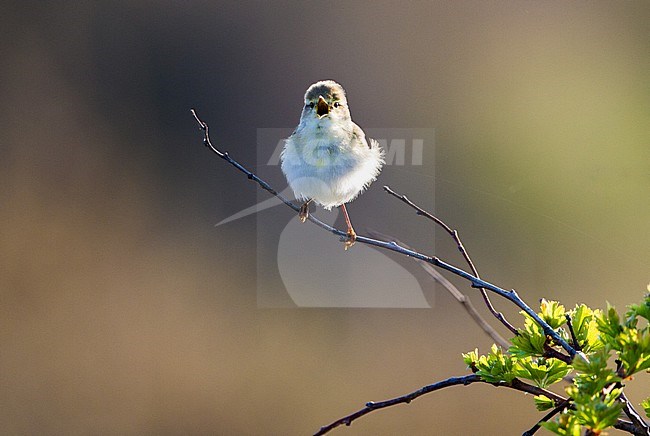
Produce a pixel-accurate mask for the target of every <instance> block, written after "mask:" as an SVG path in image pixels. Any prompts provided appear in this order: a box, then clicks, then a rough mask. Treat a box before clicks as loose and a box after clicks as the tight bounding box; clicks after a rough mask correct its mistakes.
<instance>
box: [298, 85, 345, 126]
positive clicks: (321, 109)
mask: <svg viewBox="0 0 650 436" xmlns="http://www.w3.org/2000/svg"><path fill="white" fill-rule="evenodd" d="M301 118H302V119H303V121H307V120H309V119H312V120H313V119H316V120H319V121H322V122H326V120H330V121H332V122H335V121H348V120H350V109H349V108H348V101H347V99H346V98H345V90H344V89H343V87H342V86H341V85H339V84H338V83H336V82H334V81H333V80H324V81H321V82H316V83H314V84H313V85H311V86H310V87H309V89H307V92H306V93H305V106H304V108H303V110H302V116H301Z"/></svg>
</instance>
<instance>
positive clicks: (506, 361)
mask: <svg viewBox="0 0 650 436" xmlns="http://www.w3.org/2000/svg"><path fill="white" fill-rule="evenodd" d="M477 355H478V352H476V355H475V354H474V352H470V353H467V355H464V356H468V357H467V358H466V359H465V362H467V361H468V360H470V361H471V363H472V365H470V366H471V367H472V368H473V370H474V373H475V374H476V375H478V376H479V377H481V379H483V380H485V381H486V382H488V383H500V382H506V383H510V382H512V380H514V378H515V374H514V372H513V371H512V369H513V366H514V365H515V361H516V359H515V358H514V357H512V356H510V355H507V354H504V353H503V351H502V350H501V349H500V348H499V347H497V346H496V345H492V348H491V350H490V353H489V354H488V355H483V356H477ZM475 356H477V357H476V358H475Z"/></svg>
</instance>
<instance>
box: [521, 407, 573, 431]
mask: <svg viewBox="0 0 650 436" xmlns="http://www.w3.org/2000/svg"><path fill="white" fill-rule="evenodd" d="M568 405H569V401H568V400H565V401H561V402H560V404H558V405H557V406H556V407H554V408H553V409H552V410H551V411H550V412H548V413H547V414H546V415H544V417H543V418H542V419H540V420H539V421H537V424H535V425H534V426H533V427H532V428H531V429H530V430H527V431H525V432H524V433H523V435H522V436H533V435H534V434H535V433H537V430H539V429H540V428H541V427H542V423H543V422H546V421H548V420H549V419H551V418H553V417H554V416H555V415H557V414H558V413H559V412H561V411H562V410H563V409H565V408H566V407H567V406H568Z"/></svg>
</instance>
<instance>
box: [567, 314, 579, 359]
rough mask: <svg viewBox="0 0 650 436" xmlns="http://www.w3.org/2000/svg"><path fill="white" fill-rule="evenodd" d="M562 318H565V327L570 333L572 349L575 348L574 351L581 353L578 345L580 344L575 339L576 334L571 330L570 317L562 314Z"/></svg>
mask: <svg viewBox="0 0 650 436" xmlns="http://www.w3.org/2000/svg"><path fill="white" fill-rule="evenodd" d="M564 317H565V318H566V325H567V327H569V332H570V333H571V342H573V348H575V349H576V351H582V345H580V342H579V341H578V338H577V337H576V332H575V330H574V329H573V322H572V321H571V315H569V314H568V313H566V314H564Z"/></svg>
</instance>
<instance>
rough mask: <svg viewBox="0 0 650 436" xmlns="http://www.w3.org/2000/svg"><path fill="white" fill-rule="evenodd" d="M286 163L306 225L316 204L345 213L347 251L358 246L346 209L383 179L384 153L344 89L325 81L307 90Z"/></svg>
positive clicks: (289, 141)
mask: <svg viewBox="0 0 650 436" xmlns="http://www.w3.org/2000/svg"><path fill="white" fill-rule="evenodd" d="M280 159H281V160H282V172H283V173H284V175H285V176H286V178H287V181H288V182H289V186H290V187H291V189H292V190H293V192H294V194H295V196H296V198H297V199H298V200H301V201H303V202H304V203H303V204H302V206H301V207H300V212H299V214H298V217H299V218H300V221H302V222H305V221H306V220H307V217H308V216H309V204H310V203H311V202H315V203H318V204H320V205H321V206H323V207H324V208H325V209H327V210H330V209H331V208H332V207H340V208H341V210H342V211H343V215H344V217H345V222H346V224H347V226H348V230H347V239H346V241H345V249H346V250H347V249H348V248H350V247H351V246H352V245H354V242H355V240H356V237H357V235H356V233H355V231H354V228H352V223H351V222H350V216H349V215H348V211H347V209H346V207H345V204H346V203H349V202H351V201H352V200H354V199H355V198H357V196H358V195H359V194H360V193H361V192H363V190H364V189H366V188H367V187H368V186H369V185H370V184H371V183H372V182H373V181H374V180H375V179H376V178H377V176H378V175H379V172H380V171H381V167H382V166H383V164H384V151H383V150H382V149H381V147H380V146H379V143H378V142H377V141H375V140H374V139H370V140H368V139H366V135H365V134H364V133H363V130H361V128H360V127H359V126H357V125H356V124H355V123H354V122H352V117H351V116H350V108H349V107H348V101H347V99H346V97H345V90H344V89H343V87H342V86H341V85H339V84H338V83H336V82H334V81H332V80H324V81H321V82H317V83H314V84H313V85H311V86H310V87H309V88H308V89H307V92H306V93H305V105H304V107H303V110H302V115H301V116H300V124H298V127H296V129H295V130H294V132H293V133H292V134H291V136H290V137H289V138H287V139H286V141H285V144H284V149H283V150H282V154H281V155H280Z"/></svg>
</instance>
